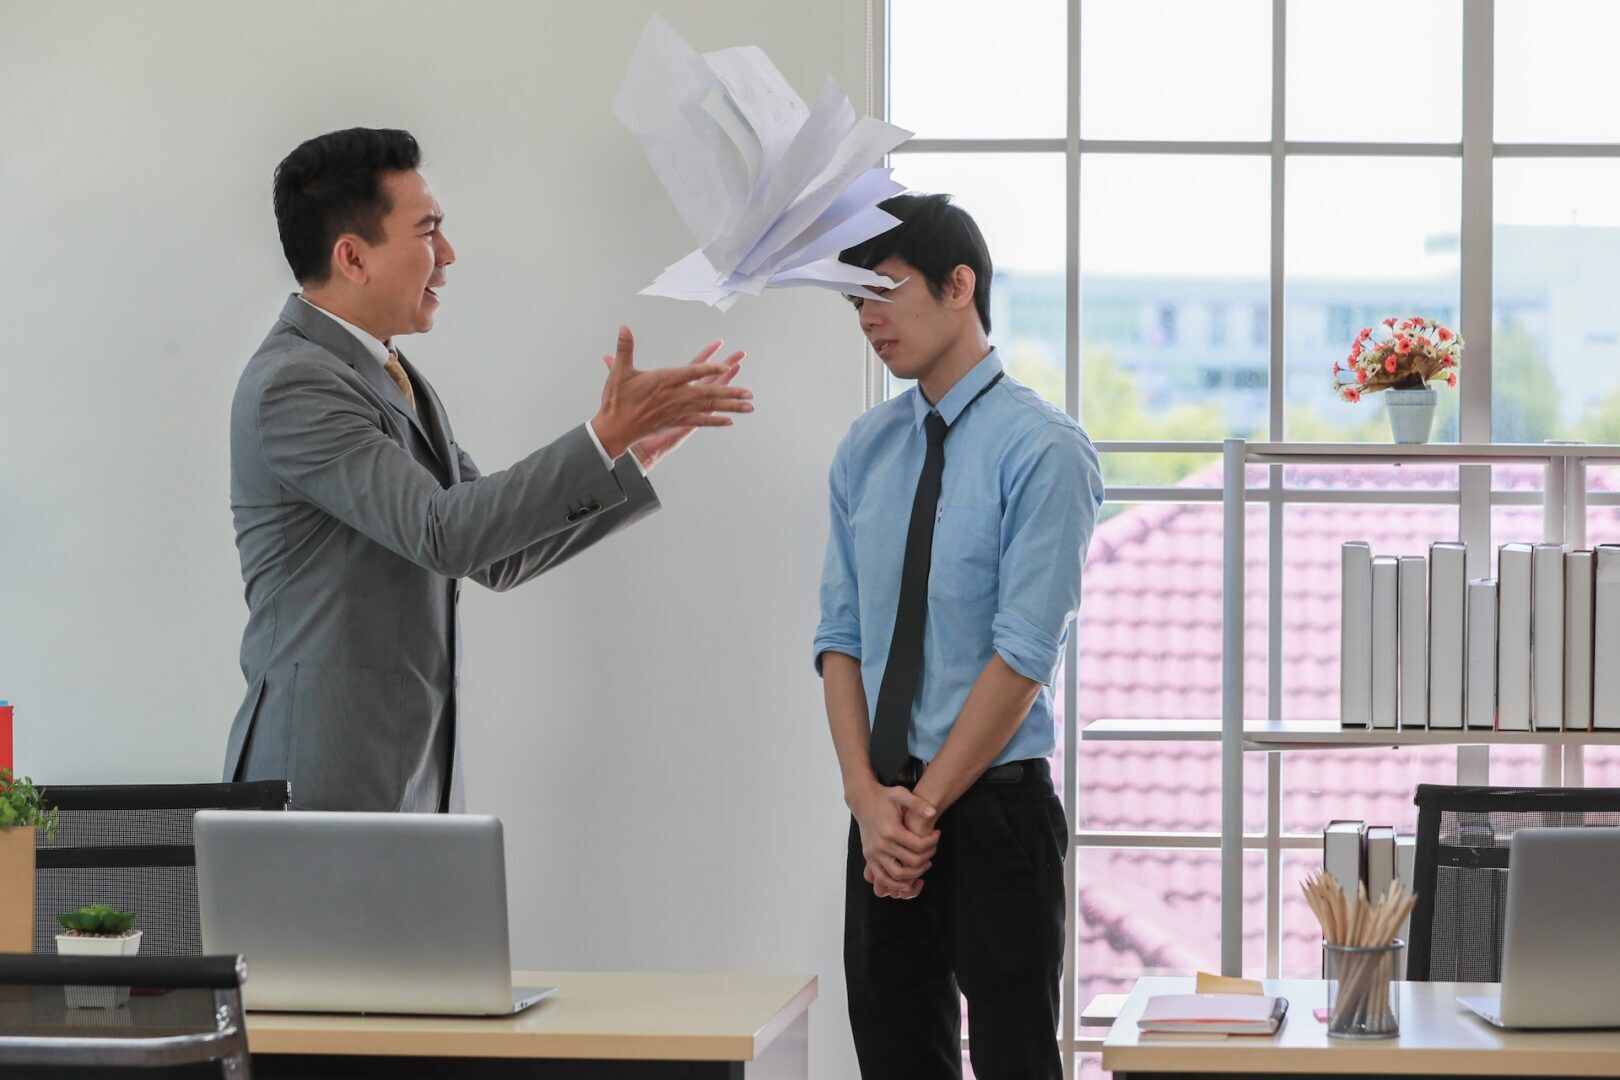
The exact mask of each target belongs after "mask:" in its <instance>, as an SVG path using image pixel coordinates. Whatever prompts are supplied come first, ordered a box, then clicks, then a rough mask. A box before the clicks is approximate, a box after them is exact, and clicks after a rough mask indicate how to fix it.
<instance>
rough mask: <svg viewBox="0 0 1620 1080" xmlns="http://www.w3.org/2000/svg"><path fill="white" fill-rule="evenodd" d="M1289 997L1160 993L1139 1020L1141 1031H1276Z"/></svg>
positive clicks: (1264, 1032)
mask: <svg viewBox="0 0 1620 1080" xmlns="http://www.w3.org/2000/svg"><path fill="white" fill-rule="evenodd" d="M1287 1012H1288V999H1287V998H1280V997H1268V996H1266V995H1263V994H1156V995H1154V996H1153V997H1150V998H1148V1000H1147V1004H1146V1005H1145V1006H1144V1007H1143V1009H1142V1015H1141V1016H1140V1017H1139V1018H1138V1019H1137V1021H1136V1027H1137V1030H1139V1031H1147V1032H1153V1033H1156V1034H1157V1033H1173V1034H1188V1033H1207V1034H1222V1035H1274V1034H1276V1032H1277V1028H1278V1027H1279V1026H1281V1024H1282V1021H1283V1016H1284V1015H1285V1014H1286V1013H1287Z"/></svg>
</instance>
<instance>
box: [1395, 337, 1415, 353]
mask: <svg viewBox="0 0 1620 1080" xmlns="http://www.w3.org/2000/svg"><path fill="white" fill-rule="evenodd" d="M1395 351H1396V352H1398V353H1400V354H1401V355H1402V356H1405V355H1406V354H1407V353H1409V352H1411V351H1412V343H1411V342H1410V341H1408V340H1407V339H1406V338H1397V339H1396V340H1395Z"/></svg>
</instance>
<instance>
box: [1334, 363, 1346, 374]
mask: <svg viewBox="0 0 1620 1080" xmlns="http://www.w3.org/2000/svg"><path fill="white" fill-rule="evenodd" d="M1343 370H1344V368H1342V367H1340V366H1339V362H1338V361H1337V360H1335V361H1333V374H1335V375H1337V374H1338V373H1339V372H1341V371H1343Z"/></svg>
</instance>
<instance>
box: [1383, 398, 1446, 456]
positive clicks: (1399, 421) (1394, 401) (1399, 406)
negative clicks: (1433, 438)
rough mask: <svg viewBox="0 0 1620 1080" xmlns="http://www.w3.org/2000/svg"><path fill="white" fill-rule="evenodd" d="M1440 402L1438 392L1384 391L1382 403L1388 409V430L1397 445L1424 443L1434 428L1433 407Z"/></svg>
mask: <svg viewBox="0 0 1620 1080" xmlns="http://www.w3.org/2000/svg"><path fill="white" fill-rule="evenodd" d="M1439 401H1440V394H1439V391H1436V390H1430V389H1428V388H1424V389H1422V390H1385V391H1384V403H1385V405H1387V406H1388V408H1389V430H1390V433H1391V434H1392V435H1394V437H1395V441H1396V442H1398V443H1426V442H1428V441H1429V431H1430V429H1431V428H1433V427H1434V407H1435V405H1436V404H1437V403H1438V402H1439Z"/></svg>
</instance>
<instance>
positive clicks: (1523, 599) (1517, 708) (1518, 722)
mask: <svg viewBox="0 0 1620 1080" xmlns="http://www.w3.org/2000/svg"><path fill="white" fill-rule="evenodd" d="M1532 565H1533V564H1532V562H1531V547H1530V545H1529V544H1503V545H1502V547H1501V550H1500V551H1498V552H1497V556H1496V727H1497V730H1499V731H1529V730H1530V597H1531V595H1532V593H1531V588H1532V585H1531V574H1532V570H1531V567H1532Z"/></svg>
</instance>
